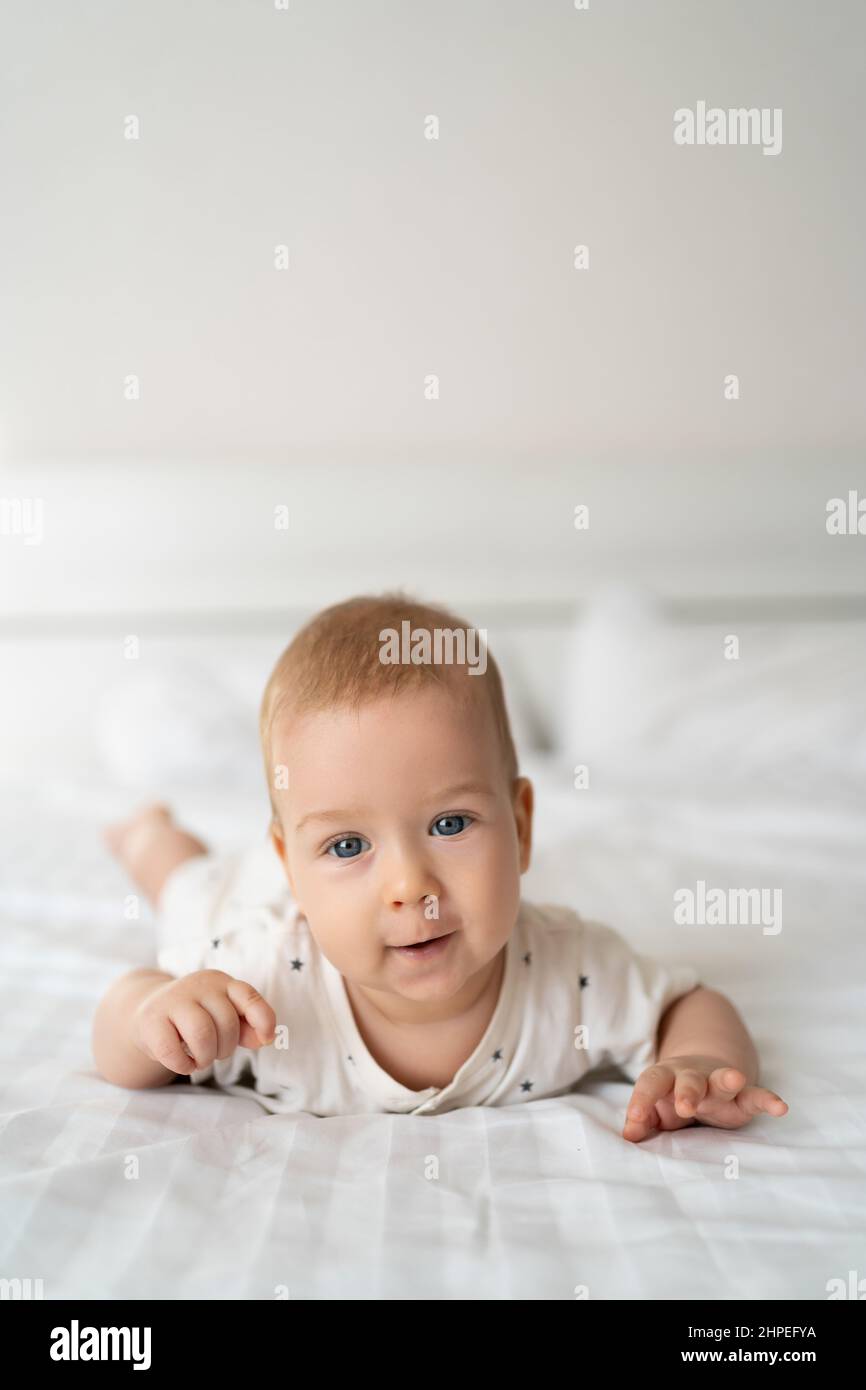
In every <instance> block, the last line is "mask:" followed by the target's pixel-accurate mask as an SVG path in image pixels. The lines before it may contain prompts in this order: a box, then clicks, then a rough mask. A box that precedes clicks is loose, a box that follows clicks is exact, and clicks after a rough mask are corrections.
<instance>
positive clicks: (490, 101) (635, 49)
mask: <svg viewBox="0 0 866 1390" xmlns="http://www.w3.org/2000/svg"><path fill="white" fill-rule="evenodd" d="M0 23H2V33H0V53H2V69H3V72H2V76H3V103H4V115H3V122H2V131H0V157H2V172H3V177H2V185H0V186H2V193H0V199H2V213H3V245H4V250H3V256H2V258H0V276H2V290H3V305H4V312H3V323H2V327H0V496H3V497H7V498H9V497H17V496H22V497H34V498H40V499H42V500H43V502H44V509H45V539H44V543H43V544H42V546H40V547H36V546H34V547H24V546H23V545H22V544H21V541H20V538H17V537H15V536H11V537H10V536H3V537H0V614H2V615H5V616H6V617H7V618H11V617H16V618H18V619H21V620H24V621H26V620H27V618H28V616H30V617H32V616H33V615H36V614H45V615H48V614H54V615H59V614H73V613H77V614H94V615H95V614H98V613H104V614H111V613H113V612H118V611H121V612H122V611H126V610H130V609H131V610H134V611H137V610H146V611H157V612H162V611H168V610H171V609H179V610H184V611H186V610H192V611H198V612H203V611H205V610H217V611H220V612H222V611H225V610H227V609H228V610H248V609H251V608H261V607H264V608H273V607H278V608H280V607H283V606H284V605H286V604H290V605H297V606H300V607H309V606H313V605H315V604H317V603H320V602H324V601H326V600H328V599H330V598H336V597H340V596H342V595H343V594H345V593H347V592H354V591H356V590H357V589H360V588H366V587H382V586H384V585H386V584H392V583H405V584H409V585H414V586H416V587H420V588H422V589H423V590H424V591H425V592H427V593H429V594H432V595H434V596H439V597H442V598H444V599H452V600H454V601H460V602H463V603H469V604H472V603H476V602H482V601H487V600H491V601H492V600H496V601H498V602H502V603H509V602H511V603H517V602H547V601H570V600H571V599H573V598H574V597H575V596H577V597H580V596H581V595H582V594H583V593H584V592H585V591H586V589H587V588H588V587H589V586H592V585H594V584H596V583H598V582H608V581H610V580H611V579H615V580H622V579H626V580H628V581H631V582H637V583H640V584H645V585H649V586H651V587H654V588H656V589H657V590H659V591H661V592H664V593H668V594H671V595H674V596H677V595H679V596H690V595H697V596H699V595H702V594H704V595H721V596H727V595H737V594H744V593H756V594H759V595H774V594H787V595H789V596H794V597H796V596H798V595H808V594H811V593H823V594H830V595H833V594H851V593H856V594H862V593H863V574H864V565H863V559H862V552H863V545H864V544H866V541H864V540H860V539H858V538H853V537H848V538H835V539H831V538H829V537H828V536H827V535H826V532H825V530H824V508H825V504H826V501H827V499H828V498H829V497H831V496H834V495H845V494H846V493H847V491H848V490H849V489H851V488H855V489H857V488H859V490H860V493H861V495H864V496H866V465H864V450H863V446H864V442H866V428H864V426H866V419H864V414H866V392H864V390H863V386H862V367H863V361H864V336H866V327H864V325H866V314H864V308H866V305H864V277H863V273H862V226H863V213H864V201H866V197H864V181H863V178H862V141H861V130H862V110H861V104H860V102H861V95H862V92H861V87H862V52H863V47H864V40H866V11H864V9H863V7H862V6H861V5H859V4H856V3H854V0H851V2H850V3H837V4H834V5H832V6H830V7H827V6H817V5H811V4H805V3H804V4H792V3H790V0H762V3H761V4H759V5H756V4H755V3H754V0H729V2H728V3H725V4H703V5H701V6H695V5H694V3H693V2H692V0H664V3H662V0H641V3H634V2H633V0H631V2H630V3H624V0H592V3H591V6H590V9H589V10H588V11H586V12H579V11H577V10H575V9H574V7H573V5H571V4H570V3H568V0H557V3H546V4H529V3H528V2H527V0H473V3H471V4H466V3H458V0H439V2H438V3H436V4H426V5H425V4H411V5H409V4H406V3H405V0H316V3H313V0H291V4H290V7H289V10H288V12H285V13H283V12H279V11H277V10H275V9H274V8H273V7H270V6H269V5H268V4H267V3H265V4H255V3H241V0H232V3H229V0H220V3H213V0H208V3H203V0H189V2H188V3H185V4H183V5H175V4H169V3H167V0H151V3H149V4H148V5H143V6H129V5H127V6H118V5H116V4H114V3H110V0H90V3H85V4H81V5H75V6H69V5H67V4H63V3H60V0H48V2H47V3H41V4H39V5H26V4H23V3H18V4H12V5H7V6H6V7H5V8H4V12H3V16H2V21H0ZM699 99H705V100H706V101H707V102H709V103H711V104H712V103H717V104H719V105H721V106H723V107H729V106H740V105H745V106H752V105H754V106H757V107H768V108H781V109H782V110H783V126H782V130H783V147H782V150H781V152H780V153H779V154H778V155H776V156H769V157H768V156H765V155H764V154H763V153H762V151H761V149H760V148H755V147H715V148H710V147H702V148H698V147H694V148H681V147H677V146H676V145H675V144H674V142H673V138H672V129H673V112H674V110H675V109H676V108H678V107H680V106H683V105H690V106H693V105H694V104H695V103H696V102H697V101H698V100H699ZM130 114H134V115H136V116H137V117H138V118H139V119H140V122H141V132H140V139H139V140H137V141H128V140H125V139H124V138H123V122H124V119H125V118H126V117H127V116H128V115H130ZM429 114H437V115H438V116H439V118H440V121H441V131H440V139H439V140H438V141H428V140H426V139H425V138H424V120H425V117H426V116H427V115H429ZM283 242H285V243H286V244H287V245H288V246H289V250H290V267H289V270H288V271H287V272H285V273H282V272H278V271H277V270H275V269H274V268H273V264H272V257H273V248H274V246H275V245H276V244H278V243H283ZM578 242H585V243H587V244H588V245H589V247H590V255H591V260H590V269H589V270H588V271H581V272H578V271H575V270H574V269H573V265H572V250H573V247H574V246H575V244H576V243H578ZM431 372H432V373H437V374H438V375H439V376H440V379H441V395H440V398H439V399H438V400H436V401H430V400H425V398H424V393H423V382H424V377H425V375H426V374H427V373H431ZM728 372H737V373H738V374H739V375H740V378H741V397H740V399H739V400H738V401H736V402H731V401H725V400H724V399H723V394H722V380H723V377H724V375H725V374H726V373H728ZM128 373H135V374H137V375H138V377H139V379H140V387H141V398H140V399H139V400H137V401H127V400H124V398H123V383H124V379H125V377H126V376H127V374H128ZM587 500H588V501H589V502H590V503H591V505H592V520H591V528H592V529H591V531H590V532H589V533H587V534H585V535H584V536H583V537H581V538H579V539H578V538H576V536H575V533H574V530H573V527H572V525H571V516H572V512H573V507H574V505H575V503H577V502H581V501H587ZM280 502H285V503H286V504H287V505H288V506H289V508H290V516H291V525H290V530H289V532H288V533H279V534H275V533H274V530H273V526H272V510H273V506H274V505H275V504H276V503H280Z"/></svg>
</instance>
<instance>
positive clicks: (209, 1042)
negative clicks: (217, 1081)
mask: <svg viewBox="0 0 866 1390" xmlns="http://www.w3.org/2000/svg"><path fill="white" fill-rule="evenodd" d="M169 1018H170V1019H171V1021H172V1023H173V1024H174V1026H175V1028H176V1029H177V1031H178V1032H179V1033H180V1036H181V1038H182V1039H183V1041H184V1042H185V1043H186V1045H187V1047H188V1048H189V1051H190V1053H191V1055H192V1056H193V1057H194V1058H195V1068H194V1070H197V1071H200V1070H201V1068H202V1067H209V1066H210V1064H211V1062H212V1061H213V1060H214V1058H215V1057H216V1055H217V1053H218V1051H219V1035H218V1034H217V1027H216V1024H215V1023H214V1021H213V1019H212V1018H211V1016H210V1014H209V1013H208V1011H207V1009H205V1008H204V1007H203V1006H202V1005H201V1004H198V1003H196V1001H195V1000H194V999H184V1000H181V1001H180V1002H179V1003H178V1004H176V1005H175V1006H174V1007H173V1008H172V1011H171V1013H170V1015H169Z"/></svg>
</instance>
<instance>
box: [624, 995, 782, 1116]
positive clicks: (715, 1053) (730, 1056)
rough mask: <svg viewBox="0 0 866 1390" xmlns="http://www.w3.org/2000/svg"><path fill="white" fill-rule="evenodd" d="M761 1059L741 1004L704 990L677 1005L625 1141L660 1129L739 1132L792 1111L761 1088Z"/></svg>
mask: <svg viewBox="0 0 866 1390" xmlns="http://www.w3.org/2000/svg"><path fill="white" fill-rule="evenodd" d="M757 1079H758V1054H757V1052H756V1050H755V1045H754V1043H753V1042H752V1039H751V1037H750V1036H749V1033H748V1031H747V1030H746V1027H745V1024H744V1023H743V1021H742V1019H741V1018H740V1015H739V1014H738V1013H737V1011H736V1009H735V1008H734V1006H733V1004H732V1003H731V1002H730V1000H729V999H726V998H725V996H724V995H723V994H719V993H718V991H717V990H712V989H705V988H704V987H703V986H701V985H699V986H698V987H697V988H696V989H693V990H691V992H690V993H688V994H683V995H681V996H680V998H679V999H675V1000H674V1002H673V1003H672V1004H671V1005H670V1007H669V1008H668V1009H667V1010H666V1011H665V1013H664V1014H663V1015H662V1018H661V1021H660V1023H659V1028H658V1037H657V1047H656V1061H655V1063H654V1064H653V1065H652V1066H651V1067H648V1068H647V1070H646V1071H644V1072H643V1073H642V1074H641V1075H640V1076H639V1077H638V1080H637V1084H636V1085H635V1089H634V1092H633V1094H632V1098H631V1100H630V1102H629V1105H628V1109H627V1112H626V1122H625V1128H624V1129H623V1137H624V1138H625V1139H629V1140H632V1141H635V1142H639V1141H640V1140H641V1139H645V1138H646V1137H647V1135H648V1134H650V1133H651V1132H652V1131H653V1130H656V1129H680V1128H682V1127H683V1126H685V1125H692V1124H707V1125H714V1126H717V1127H718V1128H720V1129H738V1128H739V1127H740V1126H741V1125H744V1124H747V1123H748V1121H749V1120H750V1119H752V1118H753V1117H754V1116H755V1115H758V1114H761V1113H764V1114H767V1115H775V1116H777V1117H779V1116H782V1115H785V1114H787V1110H788V1107H787V1105H786V1104H785V1102H784V1101H783V1100H782V1098H781V1096H777V1095H776V1093H775V1091H768V1090H767V1089H766V1088H765V1087H763V1086H758V1085H756V1084H754V1083H755V1082H757Z"/></svg>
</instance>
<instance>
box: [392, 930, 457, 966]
mask: <svg viewBox="0 0 866 1390" xmlns="http://www.w3.org/2000/svg"><path fill="white" fill-rule="evenodd" d="M453 935H454V933H453V931H451V932H446V933H445V935H444V936H433V937H431V938H430V940H429V941H419V942H417V943H416V945H414V946H392V947H390V949H391V950H392V951H398V952H399V953H400V955H401V956H406V957H407V958H408V959H415V960H427V959H428V958H429V957H430V956H436V955H438V954H439V952H440V951H444V950H445V948H446V947H447V945H448V942H449V941H450V940H451V938H452V936H453Z"/></svg>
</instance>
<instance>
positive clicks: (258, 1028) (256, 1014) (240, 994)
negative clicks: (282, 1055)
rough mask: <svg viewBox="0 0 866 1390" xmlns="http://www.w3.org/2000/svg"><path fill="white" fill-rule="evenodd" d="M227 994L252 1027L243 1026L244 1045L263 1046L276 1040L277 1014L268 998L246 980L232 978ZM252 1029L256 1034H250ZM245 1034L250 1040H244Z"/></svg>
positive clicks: (242, 1037)
mask: <svg viewBox="0 0 866 1390" xmlns="http://www.w3.org/2000/svg"><path fill="white" fill-rule="evenodd" d="M226 994H227V995H228V997H229V999H230V1000H231V1002H232V1003H233V1004H234V1006H235V1008H236V1009H237V1011H238V1013H239V1014H240V1016H241V1018H243V1019H246V1021H247V1023H248V1024H249V1025H250V1028H248V1029H246V1030H244V1028H243V1027H242V1028H241V1046H242V1047H262V1046H264V1045H265V1044H266V1043H271V1042H273V1040H274V1035H275V1033H276V1029H277V1016H276V1014H275V1013H274V1011H273V1009H272V1008H271V1006H270V1004H269V1003H268V1002H267V1000H266V999H263V998H262V996H261V995H260V994H259V992H258V990H257V989H255V988H254V987H253V985H251V984H248V983H247V981H246V980H230V981H229V983H228V986H227V987H226ZM250 1029H253V1030H255V1035H256V1036H254V1037H253V1036H251V1035H250ZM245 1036H247V1037H249V1041H246V1042H245V1041H244V1038H245Z"/></svg>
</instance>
